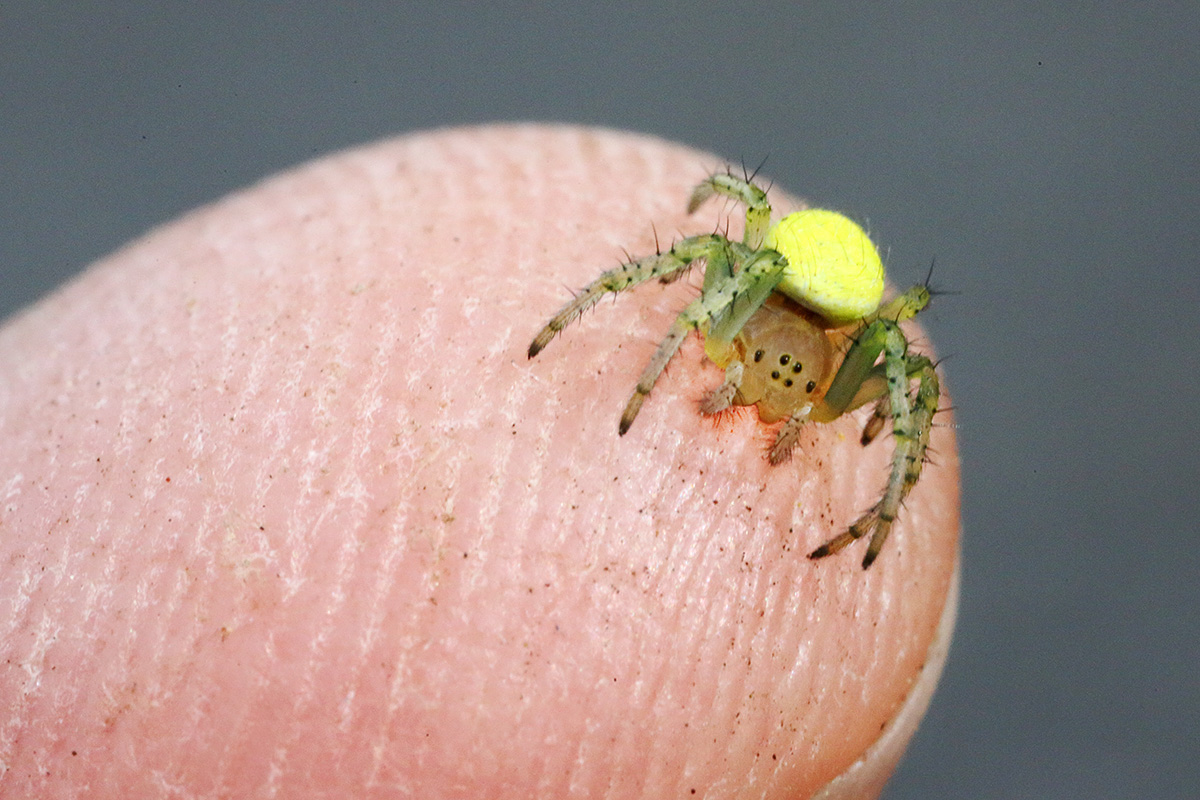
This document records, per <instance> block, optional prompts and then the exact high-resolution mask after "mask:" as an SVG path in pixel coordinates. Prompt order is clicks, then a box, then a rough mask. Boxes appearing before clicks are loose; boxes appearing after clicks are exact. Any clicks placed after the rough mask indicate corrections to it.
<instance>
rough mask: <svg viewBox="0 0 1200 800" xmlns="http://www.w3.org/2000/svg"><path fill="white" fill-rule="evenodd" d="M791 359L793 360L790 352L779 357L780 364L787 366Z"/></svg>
mask: <svg viewBox="0 0 1200 800" xmlns="http://www.w3.org/2000/svg"><path fill="white" fill-rule="evenodd" d="M791 360H792V357H791V355H789V354H788V353H784V354H783V355H781V356H780V357H779V365H780V366H783V367H786V366H787V365H788V362H789V361H791Z"/></svg>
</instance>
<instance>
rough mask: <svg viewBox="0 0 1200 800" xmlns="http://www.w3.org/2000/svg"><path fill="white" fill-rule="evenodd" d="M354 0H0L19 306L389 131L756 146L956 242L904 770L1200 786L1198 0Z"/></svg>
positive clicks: (920, 233) (811, 190) (875, 212)
mask: <svg viewBox="0 0 1200 800" xmlns="http://www.w3.org/2000/svg"><path fill="white" fill-rule="evenodd" d="M250 5H251V4H246V6H247V7H248V6H250ZM334 5H335V4H329V3H299V4H291V5H289V6H288V7H286V8H283V7H280V6H276V5H274V4H258V5H257V7H256V8H255V9H254V10H252V11H247V10H245V8H243V6H242V4H224V3H217V2H205V3H186V4H185V3H179V4H175V3H148V2H145V3H142V2H126V3H119V4H116V3H114V4H105V3H89V2H71V3H62V4H52V3H27V2H17V3H13V2H11V1H10V2H6V3H5V4H4V5H3V6H0V209H2V212H0V213H2V214H3V227H2V229H0V231H2V233H0V315H7V314H10V313H12V312H13V311H14V310H15V309H17V308H18V307H20V306H22V305H24V304H26V303H29V302H30V301H32V300H34V299H36V298H37V297H38V296H40V295H41V294H43V293H45V292H46V291H48V290H49V289H50V288H51V287H53V286H54V285H56V284H57V283H59V282H61V281H62V280H64V279H66V278H68V277H70V276H71V275H73V274H74V273H76V272H78V271H79V270H80V269H81V268H82V267H83V266H84V265H86V264H87V263H88V262H90V261H91V260H93V259H95V258H97V257H99V256H102V255H104V254H105V253H106V252H108V251H110V250H112V249H114V248H115V247H117V246H119V245H120V244H122V243H123V242H125V241H127V240H129V239H131V238H133V237H136V236H138V235H139V234H141V233H142V232H144V231H145V230H146V229H147V228H149V227H151V226H153V225H156V224H158V223H160V222H163V221H166V220H169V219H171V218H172V217H174V216H176V215H178V214H179V213H181V212H183V211H185V210H187V209H190V208H192V207H194V206H196V205H198V204H201V203H205V202H207V201H210V200H213V199H215V198H217V197H219V196H221V195H223V194H225V193H226V192H229V191H230V190H233V189H236V188H238V187H242V186H244V185H246V184H248V183H250V182H252V181H255V180H257V179H259V178H261V177H263V176H266V175H269V174H270V173H273V172H275V171H277V170H280V169H282V168H285V167H288V166H290V165H294V164H297V163H299V162H303V161H305V160H307V159H310V158H312V157H315V156H319V155H322V154H325V153H328V152H330V151H333V150H337V149H340V148H343V147H346V146H349V145H354V144H357V143H361V142H364V141H368V140H371V139H375V138H379V137H384V136H390V135H393V134H396V133H399V132H404V131H412V130H416V129H421V128H428V127H431V126H440V125H446V124H452V123H467V122H480V121H491V120H512V119H546V120H565V121H573V122H586V123H596V124H601V125H606V126H613V127H624V128H631V129H635V130H640V131H646V132H651V133H656V134H660V135H662V136H664V137H669V138H673V139H678V140H681V141H684V142H688V143H690V144H693V145H697V146H700V147H703V148H708V149H711V150H714V151H716V152H717V153H720V154H722V155H724V156H726V157H728V158H730V159H731V160H732V161H734V162H735V163H736V162H737V161H738V160H740V159H743V158H744V159H745V160H746V161H747V162H749V163H751V164H753V163H757V162H758V161H759V160H760V159H761V158H762V157H763V156H765V155H768V154H769V156H770V161H769V163H768V168H767V171H768V172H769V173H770V174H771V176H772V177H774V178H775V179H776V180H777V181H778V182H779V183H781V184H782V185H784V186H786V187H788V188H790V189H793V190H796V191H799V192H802V193H803V194H805V195H806V196H808V197H811V198H814V199H817V200H819V201H820V202H821V203H823V204H828V205H832V206H834V207H840V208H845V209H848V210H853V211H854V212H856V213H859V214H861V215H863V216H866V217H868V218H869V220H870V223H871V226H872V229H873V231H874V232H875V234H876V238H877V239H878V240H880V241H881V242H882V243H884V244H885V245H886V246H887V247H889V248H890V258H889V264H890V268H891V272H892V275H893V277H894V278H895V279H896V280H897V281H898V282H901V283H905V282H911V281H915V280H917V279H919V278H921V277H923V276H924V272H925V269H926V266H927V265H928V263H929V259H930V257H931V256H936V257H937V263H938V274H937V276H936V282H937V283H939V284H941V285H943V286H945V287H946V288H952V289H956V290H958V291H959V292H961V294H959V295H957V296H951V297H945V298H939V300H938V302H937V304H936V306H935V307H934V308H931V309H930V311H929V312H928V313H927V315H926V322H927V325H928V327H929V328H930V329H931V332H932V336H933V338H934V340H935V341H936V342H937V344H938V346H939V348H940V349H941V351H942V352H943V353H944V354H947V355H949V356H950V359H949V360H948V361H947V362H946V364H945V365H944V369H945V373H946V374H947V376H948V380H949V384H950V386H951V388H952V389H953V391H954V393H955V401H956V406H957V408H958V415H959V416H958V418H959V422H960V436H961V443H962V456H963V465H964V470H965V472H964V480H965V487H964V488H965V498H964V499H965V505H964V515H965V539H964V551H965V573H964V579H965V582H964V594H963V602H962V609H961V617H960V623H959V632H958V637H957V640H956V643H955V647H954V650H953V651H952V655H951V659H950V663H949V665H948V668H947V672H946V676H945V680H944V681H943V683H942V686H941V688H940V690H939V692H938V695H937V696H936V698H935V699H934V704H933V708H932V710H931V712H930V714H929V717H928V719H927V720H926V722H925V725H924V726H923V728H922V729H921V732H920V734H919V735H918V737H917V739H916V740H915V742H914V744H913V746H912V748H911V749H910V752H909V755H908V758H907V759H906V761H905V762H904V764H903V766H902V767H901V769H900V772H899V774H898V775H897V776H896V778H895V779H894V781H893V782H892V784H891V785H890V787H889V789H888V792H887V796H888V797H889V798H893V800H895V799H896V798H928V797H947V798H949V797H954V798H959V797H963V798H981V797H982V798H991V797H997V798H1001V797H1003V798H1016V797H1021V798H1025V797H1028V798H1040V797H1053V798H1094V797H1131V798H1132V797H1137V798H1146V797H1155V798H1169V797H1185V796H1186V797H1195V796H1196V792H1197V790H1198V789H1197V787H1200V745H1198V744H1197V742H1198V741H1200V675H1198V670H1200V668H1198V665H1200V607H1198V606H1200V603H1198V602H1197V601H1198V599H1200V589H1198V577H1200V556H1198V551H1200V548H1198V547H1197V543H1198V542H1197V519H1198V518H1200V506H1198V504H1197V501H1196V484H1197V480H1196V479H1197V474H1198V470H1197V449H1198V447H1200V437H1198V436H1197V427H1198V426H1197V420H1196V419H1195V417H1196V414H1195V411H1196V409H1197V402H1196V399H1195V396H1194V394H1193V390H1194V388H1195V386H1196V384H1197V376H1198V375H1200V369H1198V367H1200V363H1198V362H1200V358H1198V349H1200V348H1198V345H1200V325H1198V319H1200V312H1198V309H1197V301H1198V300H1200V267H1198V265H1197V259H1198V257H1200V147H1198V144H1200V142H1198V141H1197V140H1198V138H1200V134H1198V132H1200V113H1198V112H1200V102H1198V100H1200V4H1197V3H1195V2H1192V3H1180V4H1179V5H1177V6H1170V5H1149V4H1127V5H1128V6H1129V7H1128V8H1123V7H1122V5H1123V4H1116V3H1110V4H1065V3H1062V4H1058V10H1055V11H1046V10H1044V9H1040V8H1039V7H1038V5H1039V4H1011V3H988V4H978V5H979V6H986V8H985V9H981V8H974V7H973V6H969V5H967V4H962V5H961V6H951V5H946V6H938V5H933V4H929V3H909V4H904V10H903V11H901V10H898V6H899V5H901V4H894V5H891V6H887V7H885V6H883V5H882V4H881V5H880V6H879V7H874V8H864V7H858V6H856V7H854V8H850V7H849V6H848V4H844V3H829V4H826V5H817V6H813V7H811V8H803V7H800V6H797V5H790V4H789V5H784V4H780V5H779V6H777V7H773V8H772V7H768V6H759V7H756V8H754V9H750V8H748V6H749V5H750V4H746V3H729V2H722V3H719V4H713V5H712V6H693V7H674V8H672V9H671V10H669V11H668V10H661V9H660V10H650V9H638V8H635V7H630V6H625V7H623V8H622V9H621V10H616V9H615V8H609V9H606V8H604V7H602V6H598V5H594V4H590V5H589V4H580V5H579V7H577V8H572V9H571V10H569V11H560V10H557V9H556V8H554V7H552V6H550V5H540V6H538V7H524V6H513V7H512V9H507V10H494V9H493V10H484V11H481V10H479V9H477V8H475V7H473V6H456V5H453V4H449V3H439V4H436V5H435V4H429V5H424V4H403V5H404V7H403V8H401V7H400V4H396V5H392V4H382V3H380V4H377V5H374V6H372V5H359V6H356V7H354V8H342V7H340V6H341V5H342V4H336V5H338V6H339V7H338V8H337V10H331V8H332V7H333V6H334ZM739 7H741V8H739ZM965 9H970V10H969V11H968V10H965ZM646 222H647V223H649V222H650V221H649V220H647V221H646Z"/></svg>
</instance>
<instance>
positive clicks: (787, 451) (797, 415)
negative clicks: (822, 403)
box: [767, 403, 813, 464]
mask: <svg viewBox="0 0 1200 800" xmlns="http://www.w3.org/2000/svg"><path fill="white" fill-rule="evenodd" d="M812 410H813V404H812V403H805V404H804V405H803V406H801V407H800V408H798V409H797V410H796V411H795V412H793V413H792V415H791V416H790V417H788V418H787V421H786V422H784V423H783V427H782V428H780V429H779V433H778V435H776V437H775V444H773V445H771V452H770V453H769V454H767V461H769V462H770V463H771V464H782V463H783V462H784V461H787V460H788V459H789V458H791V457H792V451H793V450H795V449H796V445H797V444H799V442H800V429H801V428H803V427H804V423H806V422H808V418H809V416H810V415H811V414H812Z"/></svg>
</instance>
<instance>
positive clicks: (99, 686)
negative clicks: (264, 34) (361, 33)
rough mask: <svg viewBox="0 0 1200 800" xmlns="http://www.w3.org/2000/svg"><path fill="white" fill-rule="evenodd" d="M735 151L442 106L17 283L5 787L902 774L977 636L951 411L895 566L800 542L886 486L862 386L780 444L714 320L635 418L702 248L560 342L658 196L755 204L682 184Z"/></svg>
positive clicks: (4, 615)
mask: <svg viewBox="0 0 1200 800" xmlns="http://www.w3.org/2000/svg"><path fill="white" fill-rule="evenodd" d="M719 165H720V162H719V161H718V160H717V159H716V158H714V157H712V156H707V155H703V154H700V153H697V152H694V151H691V150H687V149H685V148H682V147H679V146H676V145H671V144H667V143H664V142H661V141H658V140H653V139H648V138H640V137H634V136H630V135H626V134H617V133H613V132H608V131H597V130H586V129H574V128H553V127H539V126H525V127H496V128H478V129H470V130H456V131H443V132H437V133H429V134H421V135H416V136H410V137H406V138H402V139H398V140H395V141H390V142H384V143H382V144H378V145H374V146H371V147H368V148H364V149H361V150H357V151H353V152H349V153H343V154H340V155H337V156H334V157H332V158H328V159H325V160H322V161H319V162H316V163H314V164H311V165H307V166H305V167H302V168H300V169H298V170H297V171H295V172H291V173H288V174H285V175H282V176H279V177H276V178H274V179H272V180H270V181H267V182H266V183H263V184H261V185H259V186H255V187H253V188H251V189H249V190H247V191H245V192H243V193H240V194H237V195H234V196H232V197H229V198H227V199H225V200H223V201H221V202H219V203H217V204H216V205H213V206H211V207H208V208H204V209H201V210H199V211H197V212H195V213H193V214H191V215H189V216H187V217H185V218H183V219H181V220H179V221H177V222H175V223H172V224H170V225H168V226H165V227H163V228H161V229H159V230H156V231H154V232H152V233H150V234H149V235H147V236H146V237H144V238H143V239H142V240H140V241H138V242H135V243H134V244H132V245H130V246H129V247H128V248H126V249H124V250H122V251H120V252H118V253H115V254H114V255H112V256H111V257H109V258H108V259H106V260H105V261H103V262H102V263H100V264H98V265H96V266H95V267H94V268H93V269H91V270H89V271H88V272H87V273H85V274H84V275H83V276H82V277H80V278H79V279H78V280H76V281H74V282H73V283H71V284H70V285H68V286H66V287H64V288H63V289H61V290H60V291H58V292H56V293H55V294H54V295H52V296H50V297H48V298H46V299H45V300H43V301H42V302H40V303H39V304H37V305H35V306H33V307H32V308H30V309H28V310H26V311H25V312H23V313H22V314H20V315H18V316H17V317H15V318H13V319H11V320H9V321H8V323H7V325H6V326H5V327H4V328H3V330H2V331H0V442H2V443H3V449H2V451H0V502H2V505H0V655H2V656H3V660H2V662H0V667H2V669H0V708H2V709H3V712H2V713H0V768H2V770H3V772H2V774H0V795H3V796H5V797H34V796H36V797H41V798H58V797H75V796H81V797H82V796H87V797H93V798H97V797H143V796H144V797H151V796H153V797H181V798H187V797H239V798H254V797H274V796H279V797H304V798H323V797H329V798H335V797H336V798H346V797H354V798H383V797H421V798H442V797H446V798H450V797H461V798H487V797H520V798H535V797H545V798H564V797H595V798H601V797H604V798H632V797H654V798H666V797H691V796H695V797H708V798H718V797H721V798H724V797H742V796H746V797H768V798H785V797H787V798H792V797H809V796H811V795H812V794H813V793H814V792H817V791H818V790H819V789H820V788H821V787H822V786H825V785H826V784H827V783H828V782H829V781H830V780H831V779H833V778H834V777H835V776H837V775H839V774H841V773H844V772H846V771H847V770H848V769H850V770H851V775H852V776H853V775H854V774H856V773H855V770H857V774H858V775H859V778H860V780H858V782H855V781H854V780H852V779H843V781H842V783H841V784H835V787H836V786H839V785H840V786H841V787H842V788H841V789H837V788H834V789H830V790H829V792H828V793H827V794H826V795H825V796H827V797H834V796H838V797H843V796H844V797H851V796H853V797H869V796H873V795H874V794H875V793H876V792H877V791H878V789H879V786H880V785H881V784H882V781H883V780H884V779H885V778H886V775H887V774H888V773H889V772H890V770H891V767H892V765H893V764H894V762H895V758H896V757H897V756H898V753H899V751H900V750H902V748H903V743H904V741H905V740H906V739H907V736H908V735H909V733H911V730H912V728H914V727H915V725H916V720H917V719H919V717H920V712H921V710H922V709H923V707H924V702H926V701H927V699H928V693H929V691H930V690H931V688H932V685H933V683H935V682H936V675H937V669H938V667H939V665H940V659H941V653H942V652H943V651H944V646H945V643H946V641H947V640H948V636H949V625H948V621H949V619H950V614H949V613H946V614H944V613H943V612H944V610H945V609H946V607H947V597H948V596H952V591H953V586H954V575H955V569H956V562H957V535H958V524H959V523H958V488H957V482H958V466H957V456H956V453H955V446H954V438H953V434H952V432H951V430H950V429H949V428H948V427H945V426H943V427H939V428H938V429H937V430H936V431H935V434H934V437H933V446H932V449H933V451H934V452H935V453H936V455H935V463H934V464H932V465H930V466H929V467H928V468H927V472H926V475H925V477H924V478H923V479H922V481H921V483H920V484H919V485H918V486H917V488H916V489H915V490H914V491H913V493H912V495H911V497H910V498H909V500H908V503H907V505H906V507H905V509H904V512H903V514H902V516H901V518H900V522H899V523H898V524H897V526H896V528H895V530H894V531H893V533H892V537H891V539H890V540H889V541H888V543H887V546H886V547H885V548H884V551H883V554H882V555H881V556H880V558H879V561H878V562H877V563H876V564H875V566H873V567H872V568H871V569H870V570H869V571H867V572H864V571H863V570H862V569H861V567H860V566H859V561H860V559H861V557H862V548H863V547H865V544H863V543H859V544H856V545H854V546H852V547H851V548H849V549H848V550H847V551H845V552H843V553H841V554H839V555H837V556H834V557H831V558H828V559H825V560H823V561H817V562H813V561H809V560H808V559H806V558H805V557H804V555H805V553H807V552H808V551H809V550H811V549H812V548H813V547H815V546H816V545H818V544H820V543H821V542H823V541H824V540H825V539H827V538H829V537H830V536H832V535H833V534H835V533H837V532H839V531H840V529H841V527H842V526H845V525H846V524H848V523H849V522H850V521H852V520H853V519H854V518H855V517H856V516H857V515H858V514H859V513H860V512H861V511H862V510H863V509H865V508H866V507H868V506H869V505H870V503H871V502H872V501H873V500H874V499H875V498H876V496H877V495H878V493H879V492H880V491H881V489H882V486H883V482H884V478H885V471H886V468H887V462H888V458H889V455H890V448H891V441H890V439H889V438H888V437H886V436H885V437H881V438H880V440H879V441H878V442H876V443H875V444H874V445H872V446H871V447H868V448H865V449H864V448H862V447H861V446H860V445H859V444H858V428H859V427H860V426H861V424H862V422H863V420H864V419H865V414H866V413H867V412H866V411H863V412H860V413H857V414H855V415H853V416H852V417H848V418H845V419H842V420H839V421H838V422H836V423H833V424H830V425H823V426H813V427H812V428H811V430H810V431H809V432H808V433H806V434H805V438H803V439H802V441H801V445H800V449H799V452H798V453H797V454H796V456H795V457H794V458H793V459H792V461H790V462H789V463H787V464H785V465H782V466H779V467H771V466H769V465H768V464H767V461H766V458H765V453H766V449H767V447H768V446H769V444H770V442H771V437H772V435H773V431H774V428H773V427H771V426H766V425H763V424H762V423H760V422H759V421H758V420H757V417H756V415H755V414H754V413H753V412H742V413H730V414H726V415H724V416H722V417H721V418H718V420H717V421H715V422H714V421H713V420H711V419H706V418H703V417H701V415H700V414H699V413H698V412H697V404H698V402H699V401H700V399H701V398H702V397H703V396H704V394H705V392H706V391H707V390H709V389H711V388H712V387H715V386H717V385H718V384H720V382H721V379H722V373H721V371H720V370H719V369H718V368H717V367H715V366H714V365H713V364H711V363H708V362H706V361H705V360H704V358H703V353H702V348H701V346H700V343H699V342H698V341H697V340H696V339H695V338H692V339H690V340H689V341H688V342H687V343H686V344H685V346H684V348H683V351H682V352H681V354H680V356H679V357H678V358H677V359H676V361H675V362H673V363H672V365H671V367H670V369H669V370H668V372H667V374H666V375H665V376H664V378H663V379H662V381H661V382H660V384H659V386H658V387H657V388H656V389H655V390H654V392H653V393H652V394H651V396H650V399H649V400H648V401H647V403H646V405H645V408H644V409H643V410H642V414H641V416H640V417H639V418H638V420H637V422H636V423H635V424H634V426H633V429H632V430H631V431H630V432H629V434H628V435H627V436H625V437H623V438H619V437H618V436H617V432H616V430H617V420H618V418H619V416H620V413H621V410H622V408H624V405H625V401H626V399H627V397H628V395H629V392H630V391H631V390H632V388H633V386H634V383H635V382H636V380H637V376H638V373H639V372H640V370H641V368H642V365H643V363H644V362H645V360H646V358H647V357H648V356H649V355H650V353H651V352H652V350H653V348H654V346H655V344H656V343H657V341H658V338H659V337H660V336H661V335H662V333H663V332H665V330H666V328H667V327H668V325H669V324H670V320H671V317H672V315H673V314H674V312H675V311H677V310H678V309H679V308H681V307H682V306H683V305H684V303H685V302H686V300H687V299H688V298H689V297H691V296H694V293H695V291H696V288H695V287H696V283H697V281H698V280H699V274H698V273H697V275H696V276H694V277H693V278H691V279H690V280H685V281H680V282H679V283H677V284H674V285H672V286H668V287H659V286H648V287H644V288H643V289H642V290H641V291H638V292H635V293H632V294H629V295H626V296H624V297H620V298H618V300H617V302H616V303H615V304H613V303H607V302H606V303H602V304H601V305H600V306H599V307H598V308H597V310H595V311H594V312H593V313H589V314H588V315H586V317H585V318H584V319H583V320H582V322H581V323H579V324H577V325H574V326H572V327H571V328H569V329H568V330H567V331H566V332H565V333H564V334H563V335H562V336H561V337H560V338H559V339H558V340H556V341H554V342H553V343H552V344H551V345H550V346H549V347H548V348H547V350H546V351H545V352H544V353H542V354H541V355H540V356H538V358H537V359H535V360H533V361H529V360H527V359H526V357H525V349H526V347H527V346H528V344H529V340H530V339H531V338H532V336H533V335H534V333H536V332H537V330H538V328H539V327H540V325H541V324H542V323H543V322H544V321H545V320H546V319H547V318H548V317H549V316H550V315H551V314H552V313H553V312H554V311H555V310H557V308H558V306H559V305H560V304H561V303H562V301H563V300H564V299H565V298H566V297H567V288H568V287H578V286H581V285H582V284H583V283H585V282H587V281H588V280H589V279H591V278H592V277H594V276H595V275H596V274H597V273H598V272H599V271H600V270H601V269H603V268H606V267H608V266H611V265H613V264H614V263H616V259H617V258H618V257H619V255H620V252H621V248H623V247H625V248H628V249H629V250H630V251H631V252H633V253H644V252H648V251H650V250H652V249H653V247H654V234H653V233H652V230H651V223H654V224H655V225H656V226H657V230H658V231H659V236H660V237H661V238H662V239H664V240H667V239H669V238H670V237H671V236H673V235H675V234H676V232H677V231H678V232H683V233H694V232H702V231H711V230H713V229H714V226H716V225H717V224H718V220H720V219H724V218H725V217H726V216H728V211H729V210H728V209H722V208H721V204H720V203H713V204H712V205H711V206H708V207H706V208H705V209H703V210H702V211H701V212H700V213H698V214H696V215H695V216H694V217H693V218H687V217H686V216H685V215H684V214H683V210H682V209H683V205H684V202H685V200H686V198H687V196H688V191H689V189H690V188H691V185H692V184H693V183H695V182H696V181H698V180H699V179H701V178H703V177H704V175H705V171H706V170H708V169H711V168H714V167H718V166H719ZM780 205H784V203H783V201H780ZM732 227H733V228H734V229H735V230H736V229H737V227H738V221H737V219H736V212H735V213H734V220H733V222H732ZM939 421H941V422H943V423H945V422H948V419H947V418H946V415H943V416H942V417H939ZM939 621H941V623H942V626H941V628H940V632H939ZM927 659H928V660H929V665H928V666H927V667H926V668H925V669H924V670H922V666H923V665H924V664H926V661H927ZM922 676H923V677H922ZM919 678H920V680H919ZM914 687H917V688H914ZM922 687H923V688H922ZM906 698H907V702H906ZM894 719H899V720H900V722H896V723H894V724H890V723H891V722H892V721H893V720H894ZM881 731H884V736H883V739H884V740H885V742H886V740H888V738H889V737H890V739H891V741H892V746H891V747H890V749H887V748H883V747H881V746H875V747H874V748H872V745H873V743H875V742H876V741H877V740H879V739H880V738H881ZM864 753H866V754H867V756H866V758H865V759H864V760H863V761H862V762H861V763H859V764H858V766H856V767H855V766H852V765H854V764H855V762H857V761H859V759H860V758H862V757H863V756H864ZM881 753H882V755H881ZM847 780H849V783H848V784H847V783H846V781H847ZM847 787H848V788H847ZM693 790H694V792H695V794H694V795H693V794H692V792H693ZM838 792H841V793H840V794H839V793H838Z"/></svg>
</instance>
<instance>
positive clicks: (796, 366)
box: [792, 361, 804, 373]
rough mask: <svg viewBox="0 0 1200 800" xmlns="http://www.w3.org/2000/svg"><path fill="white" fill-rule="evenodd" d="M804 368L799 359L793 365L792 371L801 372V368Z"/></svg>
mask: <svg viewBox="0 0 1200 800" xmlns="http://www.w3.org/2000/svg"><path fill="white" fill-rule="evenodd" d="M802 369H804V367H802V366H801V365H800V362H799V361H797V362H796V363H795V364H793V365H792V372H797V373H798V372H800V370H802Z"/></svg>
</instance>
